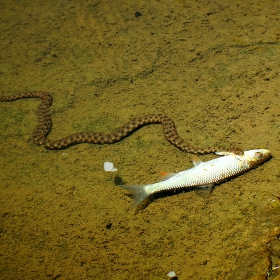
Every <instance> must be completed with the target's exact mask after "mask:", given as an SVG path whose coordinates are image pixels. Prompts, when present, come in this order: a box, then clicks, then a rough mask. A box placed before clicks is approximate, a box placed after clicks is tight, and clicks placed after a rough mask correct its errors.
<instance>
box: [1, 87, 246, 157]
mask: <svg viewBox="0 0 280 280" xmlns="http://www.w3.org/2000/svg"><path fill="white" fill-rule="evenodd" d="M22 98H40V99H41V101H42V102H41V104H40V105H39V107H38V112H37V115H38V125H37V127H36V129H35V130H34V133H33V141H34V143H35V144H36V145H38V146H44V147H45V148H46V149H49V150H60V149H65V148H67V147H69V146H71V145H76V144H80V143H93V144H101V145H103V144H113V143H115V142H118V141H120V140H122V139H124V138H125V137H127V136H128V135H129V134H131V133H132V132H133V131H135V130H136V129H138V128H140V127H142V126H144V125H148V124H154V123H160V124H161V125H162V126H163V133H164V135H165V137H166V139H167V140H168V141H169V142H170V143H171V144H173V145H174V146H175V147H177V148H179V149H181V150H182V151H186V152H188V153H193V154H210V153H214V152H216V151H220V150H225V149H221V148H216V147H210V148H207V149H201V148H195V147H193V146H192V145H190V144H189V143H187V142H186V141H185V140H184V139H182V138H181V137H180V136H179V135H178V133H177V129H176V126H175V124H174V122H173V120H172V119H171V118H169V117H167V116H165V115H161V114H150V115H145V116H142V117H139V118H135V119H133V120H131V121H129V122H127V123H126V124H124V125H123V126H121V127H120V128H118V129H117V130H116V131H115V132H112V133H109V134H107V133H98V132H80V133H75V134H72V135H69V136H66V137H64V138H61V139H59V140H50V139H47V136H48V134H49V133H50V131H51V129H52V119H51V115H50V107H51V105H52V100H53V98H52V95H51V94H50V93H47V92H43V91H30V92H23V93H18V94H15V95H11V96H0V101H1V102H9V101H15V100H18V99H22ZM228 151H234V152H235V153H242V151H241V150H240V149H238V148H233V149H230V150H228Z"/></svg>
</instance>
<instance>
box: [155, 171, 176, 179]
mask: <svg viewBox="0 0 280 280" xmlns="http://www.w3.org/2000/svg"><path fill="white" fill-rule="evenodd" d="M175 175H176V173H171V172H167V171H162V172H160V174H159V178H160V180H161V181H165V180H168V179H170V178H171V177H173V176H175Z"/></svg>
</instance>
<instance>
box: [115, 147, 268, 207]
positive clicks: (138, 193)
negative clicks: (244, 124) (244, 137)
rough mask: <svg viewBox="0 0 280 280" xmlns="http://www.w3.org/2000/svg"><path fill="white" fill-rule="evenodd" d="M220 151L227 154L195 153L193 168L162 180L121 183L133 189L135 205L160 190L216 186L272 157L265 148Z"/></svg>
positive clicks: (127, 188) (126, 188) (130, 189)
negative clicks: (203, 156)
mask: <svg viewBox="0 0 280 280" xmlns="http://www.w3.org/2000/svg"><path fill="white" fill-rule="evenodd" d="M216 154H217V155H221V156H223V157H219V158H215V159H212V160H209V161H206V162H202V161H201V160H200V159H199V158H198V157H197V156H193V164H194V167H193V168H191V169H188V170H184V171H181V172H179V173H168V174H167V175H166V176H165V178H164V179H163V181H161V182H158V183H154V184H149V185H143V186H126V185H121V186H120V187H122V188H123V189H125V190H127V191H128V192H130V194H131V195H132V197H133V199H134V202H133V204H132V208H135V207H137V206H138V205H139V204H140V203H141V202H143V201H144V200H145V199H146V198H148V197H150V196H151V195H153V194H155V193H158V192H162V191H168V190H177V189H181V188H186V189H191V188H197V187H211V188H212V187H213V186H214V184H217V183H221V182H223V181H226V180H227V179H229V178H232V177H235V176H238V175H240V174H242V173H244V172H246V171H248V170H250V169H253V168H255V167H257V166H258V165H260V164H262V163H263V162H265V161H267V160H268V159H269V158H270V157H271V152H270V151H269V150H265V149H257V150H249V151H244V153H243V154H236V153H234V152H216Z"/></svg>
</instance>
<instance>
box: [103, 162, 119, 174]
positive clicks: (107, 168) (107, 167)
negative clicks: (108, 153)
mask: <svg viewBox="0 0 280 280" xmlns="http://www.w3.org/2000/svg"><path fill="white" fill-rule="evenodd" d="M103 168H104V170H105V171H106V172H115V171H117V170H118V169H117V168H115V167H114V164H113V163H112V162H109V161H105V162H104V165H103Z"/></svg>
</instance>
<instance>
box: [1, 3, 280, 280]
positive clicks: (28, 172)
mask: <svg viewBox="0 0 280 280" xmlns="http://www.w3.org/2000/svg"><path fill="white" fill-rule="evenodd" d="M262 2H263V1H247V2H244V1H234V3H232V1H215V2H208V1H187V3H186V1H173V2H170V1H160V2H159V1H134V2H133V4H132V3H124V1H114V2H113V3H111V1H80V2H79V3H76V2H75V1H57V2H54V1H35V2H34V1H33V2H32V3H30V1H10V0H9V1H2V2H1V9H0V11H1V18H2V21H1V30H2V38H1V41H0V47H1V69H0V73H1V75H0V79H1V85H2V91H1V95H10V94H14V93H17V92H20V91H31V90H32V91H33V90H44V91H48V92H51V93H52V94H53V97H54V102H53V106H52V118H53V129H52V132H51V134H50V136H49V137H50V138H51V139H57V138H61V137H62V136H66V135H68V134H71V133H75V132H79V131H100V132H110V131H112V130H114V129H115V128H117V127H119V126H121V125H122V124H123V123H125V122H126V121H127V120H129V119H131V118H133V117H138V116H142V115H145V114H150V113H161V114H166V115H168V116H169V117H171V118H172V119H173V120H174V122H175V124H176V126H177V129H178V132H179V134H180V135H181V137H182V138H184V139H186V140H187V141H190V143H192V144H193V145H196V146H200V147H209V146H226V147H233V146H238V147H240V148H243V149H244V150H248V149H254V148H267V149H269V150H270V151H271V152H272V156H273V157H272V159H271V160H270V161H269V162H267V163H265V164H264V165H262V166H260V167H258V168H257V169H255V170H252V171H250V172H248V173H246V174H244V175H242V176H240V177H237V178H235V179H234V180H231V181H228V182H226V183H223V184H221V185H220V186H217V187H216V188H215V190H214V192H213V193H212V194H211V196H210V197H208V198H205V197H201V196H199V195H197V193H196V192H194V191H191V192H185V193H182V192H181V193H176V194H174V195H169V196H164V197H157V198H156V199H154V200H151V201H150V203H149V204H148V205H147V207H145V208H144V209H142V210H141V211H139V212H138V213H137V214H136V215H135V213H134V212H133V211H131V210H130V205H131V199H130V197H128V196H127V195H126V193H125V191H123V190H122V189H121V188H119V187H118V186H117V185H116V184H115V181H116V179H115V177H118V178H121V180H122V182H123V183H125V184H133V185H139V184H147V183H151V182H154V181H156V180H157V178H158V174H159V173H160V172H161V171H170V172H177V171H181V170H184V169H187V168H190V167H192V164H191V162H190V161H189V155H188V154H186V153H183V152H181V151H180V150H178V149H176V148H175V147H174V146H172V145H171V144H170V143H169V142H167V141H166V139H165V138H164V135H163V133H162V128H161V126H160V125H149V126H146V127H143V128H141V129H140V130H138V131H136V132H135V133H134V134H132V135H131V136H129V137H128V138H126V139H125V140H123V141H120V142H119V143H116V144H113V145H104V146H100V145H91V144H81V145H76V146H73V147H71V148H68V149H65V150H60V151H48V150H45V149H44V148H42V147H38V146H36V145H35V144H34V143H33V141H32V131H33V129H34V127H35V126H36V121H37V119H36V108H37V106H38V104H39V101H36V100H19V101H16V102H13V103H1V104H0V116H1V122H0V133H1V139H2V141H0V151H1V175H0V190H1V196H0V199H1V210H0V211H1V218H0V221H1V224H0V225H1V241H0V242H1V247H2V250H1V262H0V263H1V264H0V278H1V279H97V278H98V279H168V277H167V273H168V272H169V271H171V270H174V271H175V272H176V275H177V276H178V279H266V278H267V277H269V279H277V277H280V276H279V275H280V269H279V268H277V267H278V266H279V259H280V253H279V243H280V241H279V236H280V215H279V210H280V199H279V198H280V182H279V177H280V169H279V164H280V149H279V147H280V145H279V142H280V125H279V123H280V111H279V101H280V100H279V86H280V82H279V81H280V80H279V69H280V60H279V51H280V48H279V28H278V25H279V14H280V7H279V2H278V1H266V3H265V4H263V3H262ZM136 12H140V13H141V16H139V13H137V14H136V15H137V16H136V15H135V13H136ZM214 157H215V156H214V155H206V156H201V159H202V160H204V161H206V160H209V159H211V158H214ZM105 161H110V162H113V163H114V165H115V166H116V167H117V168H118V172H117V173H107V172H104V170H103V163H104V162H105Z"/></svg>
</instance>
